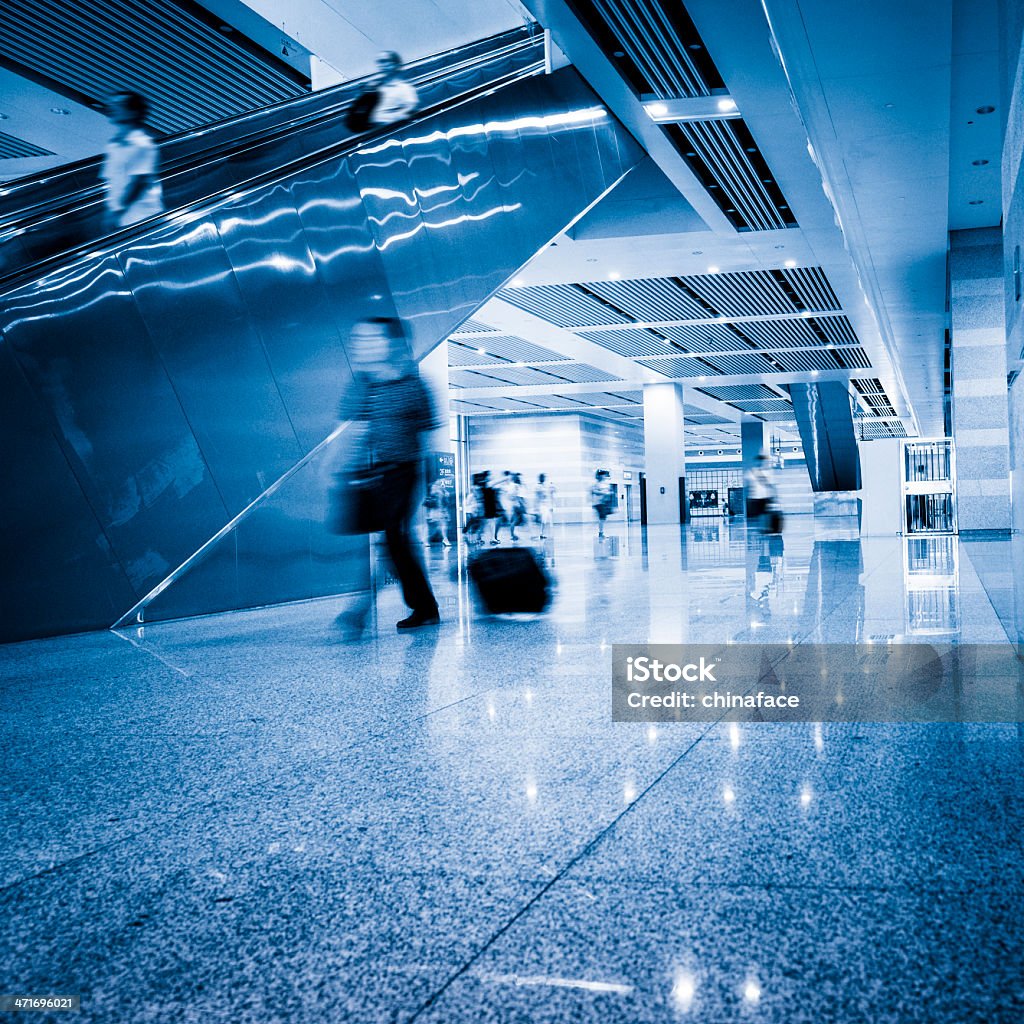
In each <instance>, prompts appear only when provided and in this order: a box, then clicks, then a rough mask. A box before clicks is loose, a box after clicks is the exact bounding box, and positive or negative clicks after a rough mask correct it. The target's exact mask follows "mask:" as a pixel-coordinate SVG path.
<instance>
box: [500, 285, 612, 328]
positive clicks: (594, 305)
mask: <svg viewBox="0 0 1024 1024" xmlns="http://www.w3.org/2000/svg"><path fill="white" fill-rule="evenodd" d="M501 297H502V299H504V301H505V302H508V303H510V304H511V305H513V306H518V307H519V308H520V309H525V310H526V312H528V313H533V314H534V315H535V316H539V317H541V318H542V319H544V320H547V321H548V323H552V324H557V325H558V326H559V327H593V326H596V325H598V324H626V323H630V322H631V319H630V317H629V316H627V315H626V314H624V313H620V312H618V311H617V310H615V309H613V308H612V307H611V306H609V305H606V304H604V303H602V302H600V301H598V299H596V298H594V297H592V296H590V295H588V294H587V293H586V292H585V291H583V290H582V289H581V288H580V286H579V285H575V284H542V285H536V286H534V287H532V288H505V289H504V290H503V291H502V292H501Z"/></svg>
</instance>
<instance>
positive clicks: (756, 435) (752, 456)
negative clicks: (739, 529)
mask: <svg viewBox="0 0 1024 1024" xmlns="http://www.w3.org/2000/svg"><path fill="white" fill-rule="evenodd" d="M766 426H767V424H766V423H765V421H764V420H759V419H757V418H756V417H754V416H744V417H743V419H742V420H741V421H740V455H741V457H742V459H743V481H744V488H745V487H746V480H747V471H748V470H750V469H752V468H753V467H754V466H756V465H757V457H758V456H759V455H770V454H771V453H770V452H769V451H768V444H769V439H768V438H767V437H765V427H766ZM743 493H744V500H745V501H746V502H748V503H749V501H750V499H749V497H747V496H746V490H744V492H743ZM745 511H748V510H745Z"/></svg>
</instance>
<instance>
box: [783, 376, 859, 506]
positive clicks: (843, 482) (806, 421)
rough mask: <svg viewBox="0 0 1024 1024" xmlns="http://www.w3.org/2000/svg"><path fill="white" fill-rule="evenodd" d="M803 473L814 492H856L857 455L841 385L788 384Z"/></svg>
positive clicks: (846, 396) (847, 402) (849, 406)
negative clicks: (800, 445)
mask: <svg viewBox="0 0 1024 1024" xmlns="http://www.w3.org/2000/svg"><path fill="white" fill-rule="evenodd" d="M789 395H790V398H791V399H792V400H793V410H794V412H795V413H796V422H797V426H798V427H799V429H800V440H801V441H802V442H803V449H804V457H805V458H806V460H807V471H808V473H809V474H810V477H811V486H812V487H813V488H814V490H816V491H857V490H860V451H859V449H858V447H857V434H856V431H855V429H854V425H853V406H852V404H851V399H850V391H849V388H848V386H847V385H846V383H845V382H843V381H826V382H823V383H820V384H790V385H789Z"/></svg>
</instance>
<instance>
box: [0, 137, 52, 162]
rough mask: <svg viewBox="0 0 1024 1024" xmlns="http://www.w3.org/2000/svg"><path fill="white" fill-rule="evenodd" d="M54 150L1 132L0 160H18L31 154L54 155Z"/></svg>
mask: <svg viewBox="0 0 1024 1024" xmlns="http://www.w3.org/2000/svg"><path fill="white" fill-rule="evenodd" d="M53 155H54V154H53V151H52V150H50V149H43V147H42V146H37V145H35V144H34V143H32V142H26V141H25V140H24V139H18V138H15V137H14V136H13V135H8V134H7V133H6V132H0V160H18V159H20V158H23V157H29V156H53Z"/></svg>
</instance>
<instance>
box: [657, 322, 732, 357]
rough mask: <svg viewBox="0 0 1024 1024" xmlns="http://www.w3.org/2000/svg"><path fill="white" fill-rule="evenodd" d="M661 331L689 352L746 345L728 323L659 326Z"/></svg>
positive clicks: (712, 350)
mask: <svg viewBox="0 0 1024 1024" xmlns="http://www.w3.org/2000/svg"><path fill="white" fill-rule="evenodd" d="M658 330H659V332H660V333H662V334H664V335H665V336H666V337H668V338H671V339H672V340H673V341H675V342H677V343H678V344H680V345H682V346H683V348H684V349H686V351H687V352H735V351H736V350H737V349H742V348H744V347H746V346H745V345H744V342H743V339H742V338H741V337H740V336H739V335H738V334H737V333H736V332H735V331H734V330H733V329H732V328H730V327H729V326H728V324H686V325H685V326H680V327H659V328H658Z"/></svg>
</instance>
